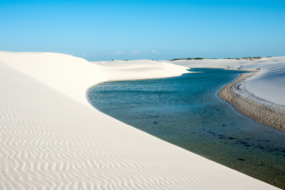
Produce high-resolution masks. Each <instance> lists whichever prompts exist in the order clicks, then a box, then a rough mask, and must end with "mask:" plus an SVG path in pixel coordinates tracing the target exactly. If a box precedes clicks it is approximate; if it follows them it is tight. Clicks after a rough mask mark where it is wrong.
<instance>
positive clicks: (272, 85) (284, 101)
mask: <svg viewBox="0 0 285 190" xmlns="http://www.w3.org/2000/svg"><path fill="white" fill-rule="evenodd" d="M170 63H174V64H176V65H183V66H186V67H191V68H204V67H205V68H209V67H213V68H226V67H227V66H230V67H232V66H233V67H234V69H237V68H238V67H240V66H241V65H243V69H246V70H256V68H261V70H260V71H259V72H257V74H256V75H255V76H253V77H251V78H249V79H247V80H246V82H245V83H244V85H243V86H241V87H242V88H244V89H245V90H246V91H247V92H249V93H251V94H253V95H254V96H256V97H258V98H262V99H264V100H266V101H269V102H272V103H275V104H279V105H285V57H272V58H263V59H261V60H254V61H247V60H227V59H225V60H207V59H206V60H181V61H170Z"/></svg>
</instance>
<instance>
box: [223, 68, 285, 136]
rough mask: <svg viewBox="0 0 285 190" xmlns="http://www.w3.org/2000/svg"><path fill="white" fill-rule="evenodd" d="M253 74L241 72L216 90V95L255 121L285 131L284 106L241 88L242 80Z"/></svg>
mask: <svg viewBox="0 0 285 190" xmlns="http://www.w3.org/2000/svg"><path fill="white" fill-rule="evenodd" d="M254 74H255V72H251V73H245V74H241V75H240V76H239V77H238V78H237V79H236V80H235V81H233V82H232V83H230V84H228V85H226V86H224V87H223V88H222V89H221V90H220V91H219V92H218V97H219V98H221V99H222V100H225V101H227V102H228V103H230V104H231V105H232V106H233V107H234V108H235V109H236V110H237V111H238V112H240V113H241V114H243V115H245V116H247V117H249V118H251V119H253V120H254V121H255V122H257V123H259V124H262V125H265V126H269V127H272V128H275V129H278V130H280V131H284V132H285V107H284V106H280V105H276V104H273V103H270V102H267V101H266V100H263V99H260V98H258V97H255V96H253V95H252V94H250V93H248V92H246V91H244V90H243V89H242V84H243V83H244V81H245V80H246V79H247V78H249V77H252V76H253V75H254Z"/></svg>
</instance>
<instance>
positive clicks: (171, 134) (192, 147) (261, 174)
mask: <svg viewBox="0 0 285 190" xmlns="http://www.w3.org/2000/svg"><path fill="white" fill-rule="evenodd" d="M190 71H192V72H194V73H189V74H188V73H187V74H183V75H182V76H179V77H171V78H163V79H149V80H133V81H117V82H104V83H100V84H98V85H95V86H93V87H91V88H90V89H89V90H88V92H87V95H88V99H89V102H90V103H91V104H92V105H93V106H94V107H95V108H96V109H98V110H100V111H101V112H103V113H105V114H107V115H110V116H111V117H114V118H116V119H118V120H120V121H122V122H124V123H127V124H129V125H131V126H133V127H135V128H138V129H140V130H142V131H145V132H147V133H149V134H151V135H153V136H156V137H158V138H160V139H162V140H165V141H167V142H170V143H172V144H175V145H177V146H179V147H182V148H184V149H187V150H189V151H191V152H194V153H196V154H199V155H201V156H203V157H205V158H208V159H210V160H213V161H215V162H218V163H220V164H223V165H225V166H228V167H230V168H233V169H235V170H238V171H240V172H242V173H245V174H247V175H249V176H252V177H254V178H257V179H260V180H262V181H265V182H267V183H270V184H272V185H275V186H278V187H280V188H285V133H284V132H280V131H278V130H275V129H272V128H270V127H266V126H263V125H259V124H257V123H255V122H254V121H253V120H251V119H249V118H247V117H245V116H243V115H241V114H240V113H238V112H237V111H236V110H234V108H233V107H232V106H231V105H230V104H228V103H226V102H225V101H223V100H221V99H219V98H218V97H217V92H218V91H219V89H221V88H222V87H223V86H224V85H226V84H228V83H230V82H232V81H233V80H234V79H235V78H237V77H238V75H239V74H240V73H243V72H242V71H232V70H223V69H191V70H190Z"/></svg>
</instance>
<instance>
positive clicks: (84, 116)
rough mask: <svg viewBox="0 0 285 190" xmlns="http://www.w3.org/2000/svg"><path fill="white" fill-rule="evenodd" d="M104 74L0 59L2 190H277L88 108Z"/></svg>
mask: <svg viewBox="0 0 285 190" xmlns="http://www.w3.org/2000/svg"><path fill="white" fill-rule="evenodd" d="M141 64H143V63H141ZM168 66H169V64H162V65H159V64H157V66H156V71H157V72H154V73H153V74H154V75H155V76H153V77H157V76H159V73H158V72H159V71H162V72H164V71H165V70H167V68H168ZM100 67H101V66H96V65H93V64H92V63H89V62H87V61H85V60H83V59H79V58H75V57H72V56H68V55H61V54H51V53H41V54H33V53H22V54H17V53H7V52H0V95H1V96H0V103H1V111H0V122H1V123H0V127H1V133H0V138H1V141H0V143H1V145H0V158H1V170H0V189H9V190H10V189H17V190H18V189H132V190H133V189H187V190H188V189H227V190H228V189H258V190H260V189H266V190H268V189H276V188H275V187H272V186H270V185H268V184H265V183H263V182H261V181H258V180H256V179H253V178H251V177H248V176H246V175H244V174H241V173H238V172H236V171H234V170H231V169H229V168H226V167H224V166H222V165H220V164H217V163H214V162H212V161H209V160H207V159H204V158H202V157H200V156H198V155H195V154H193V153H191V152H189V151H186V150H183V149H181V148H179V147H176V146H174V145H171V144H169V143H167V142H164V141H162V140H159V139H157V138H155V137H153V136H150V135H148V134H146V133H144V132H142V131H139V130H137V129H135V128H133V127H131V126H128V125H126V124H124V123H121V122H120V121H117V120H115V119H113V118H111V117H109V116H107V115H104V114H102V113H100V112H98V111H97V110H95V109H94V108H92V107H91V106H89V105H88V103H87V101H86V100H84V98H85V91H86V88H88V87H89V86H91V85H93V84H96V83H98V82H100V81H104V80H107V77H108V74H104V73H103V70H101V69H102V68H100ZM132 67H133V65H132ZM169 67H173V68H175V67H174V66H169ZM159 68H161V70H160V69H159ZM171 70H172V69H171ZM179 70H180V74H181V73H182V70H183V69H182V68H181V67H180V69H178V68H177V70H175V69H174V71H173V72H170V71H167V72H169V75H168V76H171V75H179V72H178V71H179ZM165 72H166V71H165ZM183 72H185V70H183ZM119 73H120V72H119V71H118V73H117V74H118V76H119ZM130 75H131V74H130ZM134 75H135V73H134ZM163 76H164V77H165V76H166V74H164V75H163ZM147 77H150V76H147Z"/></svg>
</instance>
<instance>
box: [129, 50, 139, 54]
mask: <svg viewBox="0 0 285 190" xmlns="http://www.w3.org/2000/svg"><path fill="white" fill-rule="evenodd" d="M139 53H140V51H138V50H133V51H132V52H131V55H136V54H139Z"/></svg>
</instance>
